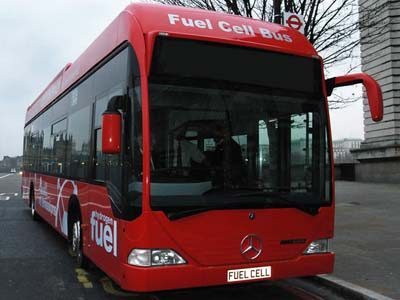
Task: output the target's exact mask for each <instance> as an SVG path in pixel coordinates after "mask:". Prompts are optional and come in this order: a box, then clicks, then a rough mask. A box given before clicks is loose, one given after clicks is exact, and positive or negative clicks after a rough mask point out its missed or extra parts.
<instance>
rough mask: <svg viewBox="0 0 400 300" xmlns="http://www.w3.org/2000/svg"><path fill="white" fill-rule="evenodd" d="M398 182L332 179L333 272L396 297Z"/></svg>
mask: <svg viewBox="0 0 400 300" xmlns="http://www.w3.org/2000/svg"><path fill="white" fill-rule="evenodd" d="M399 216H400V185H399V184H384V183H365V182H364V183H363V182H349V181H339V182H336V220H335V239H334V241H333V251H335V252H336V262H335V271H334V274H333V275H335V276H336V277H339V278H341V279H344V280H347V281H349V282H352V283H354V284H357V285H360V286H362V287H365V288H368V289H371V290H373V291H375V292H378V293H381V294H383V295H385V296H389V297H392V298H393V299H400V217H399Z"/></svg>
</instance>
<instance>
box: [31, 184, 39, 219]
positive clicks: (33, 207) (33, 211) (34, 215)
mask: <svg viewBox="0 0 400 300" xmlns="http://www.w3.org/2000/svg"><path fill="white" fill-rule="evenodd" d="M30 199H31V201H30V203H31V217H32V220H34V221H39V220H40V217H39V215H38V213H37V212H36V202H35V196H34V193H33V190H32V189H31V192H30Z"/></svg>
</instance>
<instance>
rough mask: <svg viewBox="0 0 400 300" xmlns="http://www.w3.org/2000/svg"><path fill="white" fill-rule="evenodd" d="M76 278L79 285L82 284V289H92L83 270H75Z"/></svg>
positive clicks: (91, 284) (86, 273)
mask: <svg viewBox="0 0 400 300" xmlns="http://www.w3.org/2000/svg"><path fill="white" fill-rule="evenodd" d="M75 272H76V278H77V279H78V281H79V282H80V283H82V285H83V287H84V288H86V289H92V288H93V283H91V282H90V280H89V278H88V277H87V276H86V275H89V273H88V272H86V271H85V270H84V269H81V268H76V269H75Z"/></svg>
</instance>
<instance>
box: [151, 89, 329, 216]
mask: <svg viewBox="0 0 400 300" xmlns="http://www.w3.org/2000/svg"><path fill="white" fill-rule="evenodd" d="M150 118H151V134H152V152H151V204H152V207H153V208H154V209H168V208H170V209H171V210H173V209H178V208H179V207H186V208H188V207H191V208H197V207H205V206H213V207H214V206H217V207H219V206H227V205H228V204H229V203H231V204H232V203H235V204H237V203H242V204H243V205H244V206H247V205H249V204H250V203H251V205H253V206H254V205H255V206H257V205H258V204H260V203H261V204H260V205H266V203H267V202H268V201H267V200H266V199H271V198H277V199H279V198H280V199H281V200H280V201H276V202H277V203H278V202H279V203H281V204H280V205H282V203H285V205H286V206H287V203H288V201H290V202H291V203H293V204H307V203H309V204H314V205H315V204H316V203H320V204H321V201H322V202H323V201H329V199H327V196H328V195H325V194H324V186H325V180H328V178H325V177H326V176H325V175H324V174H325V173H327V172H325V169H326V166H325V165H326V145H325V144H326V143H325V141H326V137H325V134H326V133H325V132H326V131H325V118H324V113H323V102H322V100H321V99H312V98H307V97H305V96H303V97H299V96H296V97H294V96H282V95H272V94H265V92H263V93H257V92H244V91H235V90H227V89H215V88H212V89H211V88H199V87H186V86H177V85H169V84H159V83H157V84H155V83H153V84H151V85H150ZM252 191H253V192H258V194H254V195H258V196H259V197H254V195H251V192H252ZM271 193H275V194H279V195H280V197H272V194H271ZM246 194H247V196H246ZM282 197H285V198H286V199H287V200H288V201H286V202H285V201H282V199H283V198H282ZM255 198H260V199H255ZM246 203H247V204H246ZM257 203H258V204H257ZM325 203H326V202H325Z"/></svg>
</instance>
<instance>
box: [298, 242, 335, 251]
mask: <svg viewBox="0 0 400 300" xmlns="http://www.w3.org/2000/svg"><path fill="white" fill-rule="evenodd" d="M330 251H331V249H330V240H329V239H322V240H315V241H313V242H312V243H311V244H310V245H308V247H307V249H306V250H305V251H304V252H303V254H317V253H326V252H330Z"/></svg>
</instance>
